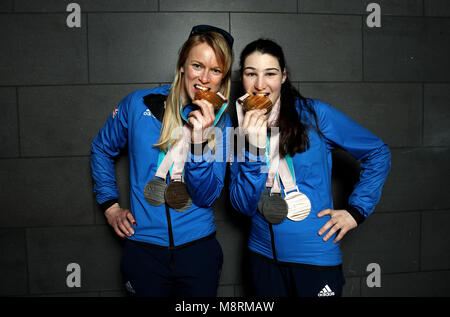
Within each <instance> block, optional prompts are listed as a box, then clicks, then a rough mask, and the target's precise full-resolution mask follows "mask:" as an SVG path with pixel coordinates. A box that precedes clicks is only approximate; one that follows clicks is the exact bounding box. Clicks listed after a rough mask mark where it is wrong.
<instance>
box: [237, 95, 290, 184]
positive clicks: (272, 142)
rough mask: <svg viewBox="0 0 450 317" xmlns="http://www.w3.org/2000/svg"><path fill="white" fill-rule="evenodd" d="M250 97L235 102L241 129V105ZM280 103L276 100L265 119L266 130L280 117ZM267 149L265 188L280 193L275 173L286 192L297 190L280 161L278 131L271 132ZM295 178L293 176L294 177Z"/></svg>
mask: <svg viewBox="0 0 450 317" xmlns="http://www.w3.org/2000/svg"><path fill="white" fill-rule="evenodd" d="M248 96H250V95H249V94H248V93H247V94H245V95H243V96H242V97H240V98H239V99H238V100H237V101H236V114H237V117H238V122H239V126H240V127H242V123H243V121H244V109H243V107H242V104H243V102H244V100H245V99H246V98H247V97H248ZM280 108H281V101H280V99H278V100H277V102H276V103H275V105H274V106H273V108H272V111H271V112H270V114H269V118H268V119H267V128H272V127H273V126H274V125H275V123H276V122H277V120H278V116H279V115H280ZM268 143H269V144H268V147H269V173H268V176H267V181H266V187H271V188H272V190H271V193H280V192H281V188H280V184H279V182H278V181H275V180H276V179H277V178H276V177H275V176H276V175H277V171H278V174H279V176H280V177H281V182H282V183H283V185H284V187H285V191H286V192H290V191H293V190H297V186H296V184H295V182H294V180H293V176H292V174H291V172H290V170H289V167H288V164H287V163H286V159H285V158H281V159H280V151H279V144H280V133H279V131H275V132H271V133H270V138H268ZM294 177H295V176H294Z"/></svg>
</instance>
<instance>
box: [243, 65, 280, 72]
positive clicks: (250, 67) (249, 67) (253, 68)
mask: <svg viewBox="0 0 450 317" xmlns="http://www.w3.org/2000/svg"><path fill="white" fill-rule="evenodd" d="M246 69H251V70H256V68H255V67H252V66H247V67H245V68H244V70H246ZM273 70H275V71H277V72H279V71H280V70H279V69H278V68H276V67H271V68H266V69H264V71H266V72H267V71H273Z"/></svg>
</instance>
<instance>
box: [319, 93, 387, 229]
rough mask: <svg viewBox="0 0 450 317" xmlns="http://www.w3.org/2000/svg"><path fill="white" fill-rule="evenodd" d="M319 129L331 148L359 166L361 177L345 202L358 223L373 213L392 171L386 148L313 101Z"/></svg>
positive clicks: (353, 123) (350, 120) (347, 121)
mask: <svg viewBox="0 0 450 317" xmlns="http://www.w3.org/2000/svg"><path fill="white" fill-rule="evenodd" d="M314 109H315V111H316V114H317V117H318V121H319V128H320V130H321V132H322V133H323V134H324V136H325V137H326V139H327V144H328V146H329V147H330V148H333V147H334V146H335V145H337V146H339V147H341V148H343V149H344V150H346V151H347V152H348V153H350V154H351V155H352V156H353V157H355V158H356V159H357V160H358V161H360V162H361V173H360V178H359V181H358V182H357V183H356V185H355V187H354V189H353V192H352V194H351V195H350V197H349V200H348V211H349V212H350V213H351V214H352V216H353V217H354V218H355V220H356V221H357V222H358V223H361V222H362V221H363V220H364V219H365V218H366V217H367V216H369V215H370V214H371V213H372V212H373V210H374V209H375V206H376V204H377V203H378V201H379V200H380V197H381V192H382V189H383V185H384V182H385V180H386V177H387V175H388V173H389V170H390V168H391V154H390V151H389V147H388V145H387V144H385V143H384V142H383V141H382V140H381V139H380V138H378V137H377V136H376V135H374V134H372V133H371V132H370V131H368V130H366V129H365V128H363V127H362V126H360V125H359V124H358V123H356V122H355V121H353V120H352V119H350V118H349V117H347V116H346V115H345V114H343V113H342V112H340V111H338V110H337V109H335V108H333V107H331V106H330V105H328V104H326V103H322V102H318V101H315V102H314Z"/></svg>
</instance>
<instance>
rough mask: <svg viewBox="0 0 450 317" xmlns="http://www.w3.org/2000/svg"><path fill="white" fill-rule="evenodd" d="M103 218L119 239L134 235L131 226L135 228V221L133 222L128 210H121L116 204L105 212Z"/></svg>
mask: <svg viewBox="0 0 450 317" xmlns="http://www.w3.org/2000/svg"><path fill="white" fill-rule="evenodd" d="M105 217H106V219H107V220H108V223H109V225H110V226H111V227H113V228H114V231H115V232H116V233H117V235H118V236H119V237H121V238H125V237H126V236H131V235H133V234H134V230H133V228H132V227H131V224H133V225H134V226H136V220H134V217H133V215H132V214H131V212H130V210H128V209H122V208H120V206H119V204H118V203H115V204H114V205H112V206H111V207H109V208H108V209H106V210H105ZM130 222H131V224H130Z"/></svg>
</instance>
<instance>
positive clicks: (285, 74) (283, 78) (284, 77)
mask: <svg viewBox="0 0 450 317" xmlns="http://www.w3.org/2000/svg"><path fill="white" fill-rule="evenodd" d="M286 78H287V72H286V68H284V69H283V77H282V78H281V83H282V84H284V82H285V81H286Z"/></svg>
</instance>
